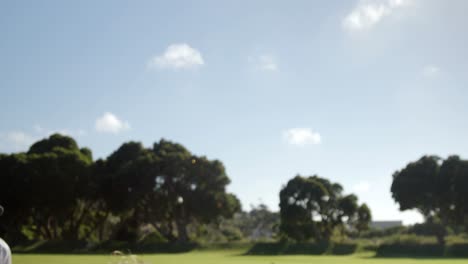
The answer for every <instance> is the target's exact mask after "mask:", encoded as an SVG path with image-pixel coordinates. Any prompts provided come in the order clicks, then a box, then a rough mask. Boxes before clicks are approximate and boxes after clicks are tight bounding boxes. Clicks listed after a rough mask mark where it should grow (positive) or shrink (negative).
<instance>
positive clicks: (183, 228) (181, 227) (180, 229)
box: [177, 220, 189, 242]
mask: <svg viewBox="0 0 468 264" xmlns="http://www.w3.org/2000/svg"><path fill="white" fill-rule="evenodd" d="M177 237H178V240H179V241H180V242H187V241H188V240H189V238H188V234H187V224H186V223H185V221H184V220H178V221H177Z"/></svg>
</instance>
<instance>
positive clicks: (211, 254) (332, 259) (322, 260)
mask: <svg viewBox="0 0 468 264" xmlns="http://www.w3.org/2000/svg"><path fill="white" fill-rule="evenodd" d="M241 253H242V252H240V251H196V252H191V253H185V254H157V255H139V256H138V259H139V260H141V261H143V262H132V261H129V262H125V261H124V259H122V257H116V256H107V255H45V254H44V255H35V254H24V255H23V254H14V255H13V263H14V264H130V263H145V264H149V263H150V264H302V263H304V264H305V263H307V264H310V263H313V264H332V263H333V264H334V263H336V264H342V263H343V264H358V263H366V264H374V263H375V264H386V263H388V264H390V263H398V264H411V263H422V264H445V263H447V264H448V263H467V260H466V259H427V258H423V259H415V258H374V257H372V256H371V255H369V254H357V255H352V256H243V255H241Z"/></svg>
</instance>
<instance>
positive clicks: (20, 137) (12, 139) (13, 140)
mask: <svg viewBox="0 0 468 264" xmlns="http://www.w3.org/2000/svg"><path fill="white" fill-rule="evenodd" d="M2 138H3V140H4V141H6V143H8V145H10V146H11V147H12V148H13V150H14V151H19V150H25V149H27V148H28V147H29V146H30V145H31V144H32V143H34V141H36V140H37V137H35V136H33V135H30V134H28V133H26V132H23V131H12V132H8V133H7V134H5V135H3V136H2Z"/></svg>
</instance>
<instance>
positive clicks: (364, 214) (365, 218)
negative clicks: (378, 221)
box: [356, 203, 372, 233]
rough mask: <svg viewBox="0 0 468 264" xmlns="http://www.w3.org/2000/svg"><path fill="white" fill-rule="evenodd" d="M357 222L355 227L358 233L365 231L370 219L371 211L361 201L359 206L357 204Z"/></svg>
mask: <svg viewBox="0 0 468 264" xmlns="http://www.w3.org/2000/svg"><path fill="white" fill-rule="evenodd" d="M357 215H358V219H357V223H356V229H357V230H358V232H359V233H361V232H362V231H366V230H368V229H369V224H370V222H371V221H372V213H371V210H370V209H369V207H368V206H367V204H365V203H363V204H362V205H361V206H359V208H358V210H357Z"/></svg>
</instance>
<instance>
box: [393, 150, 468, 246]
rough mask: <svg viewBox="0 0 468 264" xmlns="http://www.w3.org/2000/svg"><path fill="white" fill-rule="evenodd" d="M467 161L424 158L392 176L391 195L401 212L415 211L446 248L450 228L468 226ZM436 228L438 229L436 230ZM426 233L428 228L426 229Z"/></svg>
mask: <svg viewBox="0 0 468 264" xmlns="http://www.w3.org/2000/svg"><path fill="white" fill-rule="evenodd" d="M467 188H468V161H465V160H461V159H460V158H459V157H458V156H450V157H448V158H447V159H446V160H442V159H440V158H439V157H436V156H423V157H422V158H420V159H419V160H417V161H415V162H410V163H409V164H408V165H407V166H406V167H405V168H403V169H402V170H400V171H397V172H395V173H394V174H393V183H392V187H391V192H392V196H393V198H394V200H395V201H396V202H397V203H399V205H400V210H402V211H403V210H408V209H416V210H418V211H419V212H421V214H422V215H423V216H424V217H425V219H426V223H427V226H426V227H429V228H433V229H434V232H433V234H435V235H436V236H437V239H438V241H439V243H441V244H444V243H445V240H444V236H445V234H446V231H443V230H442V229H443V228H444V227H445V226H447V225H452V226H457V225H465V226H467V225H468V195H467V192H466V190H467ZM436 227H437V228H436ZM426 229H427V228H426Z"/></svg>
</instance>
